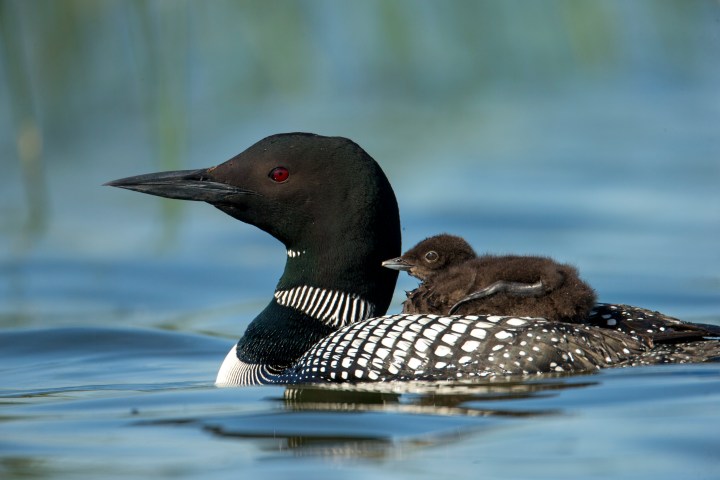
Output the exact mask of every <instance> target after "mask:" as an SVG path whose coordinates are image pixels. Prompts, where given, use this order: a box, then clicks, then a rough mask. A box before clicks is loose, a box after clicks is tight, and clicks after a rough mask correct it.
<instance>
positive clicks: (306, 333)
mask: <svg viewBox="0 0 720 480" xmlns="http://www.w3.org/2000/svg"><path fill="white" fill-rule="evenodd" d="M106 185H110V186H115V187H120V188H125V189H129V190H135V191H139V192H143V193H148V194H152V195H158V196H162V197H168V198H176V199H182V200H197V201H204V202H207V203H210V204H211V205H213V206H215V207H217V208H218V209H220V210H221V211H223V212H225V213H227V214H229V215H231V216H232V217H234V218H236V219H238V220H241V221H243V222H246V223H249V224H252V225H255V226H256V227H258V228H260V229H262V230H264V231H266V232H268V233H269V234H271V235H272V236H274V237H275V238H277V239H278V240H279V241H281V242H282V243H283V244H284V245H285V247H286V249H287V263H286V265H285V270H284V272H283V275H282V277H281V278H280V281H279V282H278V284H277V288H276V290H275V294H274V295H273V297H272V299H271V300H270V303H269V304H268V305H267V307H265V309H264V310H263V311H262V312H260V314H258V316H257V317H256V318H255V319H254V320H253V321H252V322H251V323H250V325H249V326H248V328H247V329H246V331H245V333H244V335H243V336H242V338H241V339H240V341H239V342H238V343H237V345H235V346H234V347H233V348H232V349H231V350H230V352H229V353H228V355H227V357H226V358H225V361H224V362H223V364H222V366H221V367H220V371H219V372H218V376H217V380H216V382H217V384H220V385H247V384H263V383H306V382H367V381H391V380H441V379H465V378H470V377H489V376H495V375H512V374H534V373H543V372H556V371H557V372H560V371H563V372H579V371H588V370H594V369H597V368H602V367H609V366H616V365H627V364H642V363H656V362H660V361H667V362H670V361H672V362H676V361H677V362H679V361H688V360H690V361H702V360H707V359H708V358H711V357H713V356H719V355H720V353H719V352H720V342H718V341H712V340H711V341H697V340H703V339H704V338H705V336H707V335H718V334H720V327H707V328H705V327H702V326H695V325H692V324H687V323H684V322H680V321H679V320H675V319H670V318H669V317H664V316H661V315H660V314H656V313H653V312H649V311H647V310H642V309H636V308H633V307H624V306H616V305H599V306H598V307H596V309H595V310H594V311H593V313H592V314H591V318H590V319H589V320H588V322H587V323H588V324H589V325H588V324H586V325H580V324H569V323H560V322H551V321H548V320H544V319H528V318H515V317H501V316H479V315H470V316H452V317H449V316H437V315H406V314H402V315H391V316H386V317H378V315H383V314H384V313H385V312H386V310H387V308H388V306H389V304H390V300H391V298H392V295H393V290H394V286H395V282H396V279H397V273H398V272H397V271H393V270H390V269H387V268H384V267H383V266H382V262H383V260H386V259H388V258H392V257H396V256H398V255H399V254H400V220H399V213H398V206H397V202H396V199H395V195H394V193H393V190H392V187H391V186H390V183H389V182H388V180H387V178H386V177H385V174H384V173H383V171H382V170H381V169H380V167H379V166H378V164H377V163H376V162H375V161H374V160H373V159H372V158H371V157H370V155H368V154H367V153H366V152H365V151H364V150H363V149H361V148H360V147H359V146H358V145H356V144H355V143H354V142H352V141H350V140H348V139H346V138H341V137H323V136H318V135H313V134H307V133H288V134H278V135H273V136H270V137H267V138H265V139H263V140H261V141H260V142H258V143H256V144H255V145H252V146H251V147H250V148H248V149H247V150H245V151H244V152H242V153H240V154H239V155H237V156H235V157H233V158H232V159H230V160H228V161H227V162H225V163H222V164H220V165H218V166H215V167H211V168H204V169H199V170H184V171H174V172H161V173H152V174H148V175H140V176H135V177H129V178H123V179H119V180H115V181H112V182H109V183H107V184H106ZM633 322H635V323H633ZM596 324H599V325H601V327H608V326H610V327H611V328H600V327H598V326H592V325H596ZM636 324H637V326H640V327H642V328H643V329H645V330H652V331H654V332H656V334H653V335H636V334H635V333H634V332H635V330H636ZM618 328H619V330H618ZM662 334H666V335H667V334H671V335H670V336H672V338H673V340H676V341H677V342H679V343H678V345H673V346H672V347H673V348H666V349H664V350H657V349H658V347H657V345H656V344H657V342H658V339H660V340H663V338H664V337H663V335H662ZM693 341H694V342H693ZM683 342H684V343H683ZM698 345H700V346H699V347H698ZM655 352H659V353H658V354H656V353H655Z"/></svg>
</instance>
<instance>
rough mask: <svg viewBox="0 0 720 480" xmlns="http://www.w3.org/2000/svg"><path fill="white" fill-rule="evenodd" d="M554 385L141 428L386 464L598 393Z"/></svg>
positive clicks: (313, 396)
mask: <svg viewBox="0 0 720 480" xmlns="http://www.w3.org/2000/svg"><path fill="white" fill-rule="evenodd" d="M551 377H553V375H549V376H548V377H544V378H542V379H535V380H528V379H524V380H523V379H515V380H513V379H498V380H496V381H487V382H477V383H447V382H441V383H428V382H416V383H392V384H360V385H356V386H352V385H313V386H291V387H286V388H285V390H284V392H283V398H282V399H280V398H276V399H269V400H273V401H274V402H276V403H278V404H280V405H281V406H282V407H283V408H282V409H280V410H279V411H271V412H267V413H260V414H258V413H252V414H239V415H231V416H227V415H221V416H208V417H204V418H184V419H165V420H160V421H143V422H139V423H137V424H136V425H140V426H142V425H145V426H152V425H155V426H157V425H170V426H172V425H174V426H182V427H186V426H200V427H201V428H203V429H204V430H206V431H208V432H211V433H212V434H214V435H218V436H220V437H227V438H234V439H239V440H245V441H247V440H252V441H254V442H256V443H258V445H260V448H261V449H262V450H264V451H276V452H277V451H279V452H282V451H286V450H291V451H293V452H294V454H295V455H301V456H306V455H321V456H331V457H363V458H376V457H386V456H392V455H393V454H394V452H396V451H397V450H403V451H404V450H407V449H418V448H428V447H432V446H437V445H440V444H447V443H451V442H456V441H460V440H462V438H464V437H466V436H468V435H471V434H472V435H476V434H482V432H483V431H488V430H489V431H493V430H495V429H498V428H505V427H507V426H510V425H512V421H511V420H512V419H521V418H532V417H540V416H547V415H562V414H563V412H562V410H560V409H548V408H533V407H532V404H529V405H526V407H527V408H512V407H508V406H507V404H504V406H503V408H493V402H498V401H503V402H506V401H512V400H518V399H525V400H528V399H533V398H540V397H545V398H548V397H554V396H556V395H559V394H560V393H561V391H563V390H566V389H577V388H587V387H593V386H597V385H599V382H597V381H588V380H587V378H588V376H582V377H577V378H573V377H567V376H566V377H565V378H551ZM569 378H572V380H571V381H568V379H569ZM274 410H275V409H274ZM478 417H482V418H478ZM497 417H501V418H502V419H503V420H498V418H497Z"/></svg>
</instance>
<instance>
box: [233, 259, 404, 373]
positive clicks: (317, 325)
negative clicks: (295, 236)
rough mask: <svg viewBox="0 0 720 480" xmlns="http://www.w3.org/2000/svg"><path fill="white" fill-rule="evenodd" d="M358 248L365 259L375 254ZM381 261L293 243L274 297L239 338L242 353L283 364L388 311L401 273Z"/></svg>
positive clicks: (253, 360) (245, 356)
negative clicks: (342, 330)
mask: <svg viewBox="0 0 720 480" xmlns="http://www.w3.org/2000/svg"><path fill="white" fill-rule="evenodd" d="M355 253H356V255H355V256H353V257H354V258H355V259H356V258H358V255H357V253H358V251H357V250H356V251H355ZM359 253H361V255H359V256H360V257H361V258H367V257H368V256H369V257H373V255H371V254H368V255H366V256H363V255H362V251H360V252H359ZM382 255H385V254H379V255H377V256H378V257H380V256H382ZM373 258H374V257H373ZM375 260H377V259H375ZM381 262H382V260H377V261H372V260H370V261H368V260H366V261H364V262H358V261H353V258H345V259H344V260H343V258H342V254H341V253H338V252H337V251H332V250H328V251H327V252H323V253H318V252H315V251H313V249H312V248H306V249H300V248H298V249H290V248H289V249H288V259H287V263H286V265H285V271H284V273H283V275H282V277H281V278H280V281H279V282H278V286H277V289H276V291H275V295H274V298H273V300H272V301H271V302H270V303H269V304H268V306H267V307H266V308H265V309H264V310H263V311H262V312H261V313H260V314H259V315H258V316H257V317H255V319H254V320H253V321H252V322H251V323H250V325H249V326H248V328H247V330H246V331H245V334H244V335H243V337H242V338H241V339H240V341H239V342H238V347H237V355H238V358H239V359H240V360H241V361H243V362H245V363H252V364H264V365H270V366H273V367H275V368H278V369H283V368H286V367H289V366H290V365H292V364H293V363H295V362H296V361H297V360H298V359H299V358H300V357H301V356H302V355H303V354H304V353H305V352H306V351H307V350H308V349H310V347H312V346H313V345H314V344H315V343H317V342H318V341H319V340H320V339H322V338H323V337H325V336H327V335H329V334H330V333H332V332H334V331H335V330H337V329H338V328H341V327H343V326H346V325H350V324H351V323H354V322H357V321H360V320H364V319H366V318H369V317H370V316H374V315H382V314H384V313H385V312H386V310H387V307H388V305H389V303H390V299H391V297H392V294H393V290H394V287H395V280H396V275H394V274H393V272H392V271H390V270H389V269H385V268H382V265H381ZM375 265H377V267H379V268H377V267H375ZM386 272H390V275H387V274H386Z"/></svg>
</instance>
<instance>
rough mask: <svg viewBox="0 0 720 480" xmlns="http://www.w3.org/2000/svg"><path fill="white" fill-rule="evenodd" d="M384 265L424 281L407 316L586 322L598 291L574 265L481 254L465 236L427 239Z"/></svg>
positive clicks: (406, 304)
mask: <svg viewBox="0 0 720 480" xmlns="http://www.w3.org/2000/svg"><path fill="white" fill-rule="evenodd" d="M383 266H385V267H387V268H392V269H395V270H400V271H407V272H408V273H409V274H410V275H412V276H414V277H416V278H419V279H420V280H422V281H423V283H422V284H420V286H418V288H416V289H415V290H413V291H412V292H409V293H408V298H407V300H405V302H403V313H433V314H437V315H448V314H450V315H451V314H455V313H458V314H466V315H513V316H523V317H543V318H545V319H547V320H552V321H556V322H568V323H582V322H584V321H585V319H587V318H588V316H589V315H590V310H592V307H593V306H594V305H595V299H596V297H595V291H594V290H593V289H592V288H591V287H590V286H589V285H588V284H587V283H585V282H583V281H582V280H581V279H580V277H579V276H578V272H577V270H576V269H575V268H573V267H571V266H570V265H566V264H561V263H558V262H555V261H554V260H552V259H550V258H547V257H536V256H520V255H502V256H497V255H481V256H477V255H476V254H475V251H474V250H473V248H472V247H471V246H470V245H469V244H468V243H467V242H466V241H465V240H464V239H462V238H460V237H456V236H454V235H448V234H441V235H435V236H433V237H429V238H426V239H425V240H423V241H421V242H420V243H418V244H417V245H415V246H414V247H413V248H411V249H410V250H408V251H407V252H405V253H404V254H403V255H402V256H400V257H397V258H393V259H390V260H386V261H384V262H383Z"/></svg>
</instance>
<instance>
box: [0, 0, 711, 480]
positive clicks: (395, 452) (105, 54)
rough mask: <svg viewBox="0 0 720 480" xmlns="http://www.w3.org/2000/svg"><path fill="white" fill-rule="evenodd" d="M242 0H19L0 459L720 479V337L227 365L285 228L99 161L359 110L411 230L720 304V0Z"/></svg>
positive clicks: (0, 189) (6, 199)
mask: <svg viewBox="0 0 720 480" xmlns="http://www.w3.org/2000/svg"><path fill="white" fill-rule="evenodd" d="M81 3H82V2H80V3H78V5H81ZM247 4H248V5H250V4H251V5H252V6H251V7H238V6H235V5H234V4H233V2H229V3H228V4H223V2H211V4H209V5H211V6H208V7H207V8H206V9H203V8H200V7H198V6H196V5H199V4H194V3H189V4H184V3H183V2H170V3H167V2H157V3H152V2H150V3H148V4H147V5H144V4H143V5H144V6H143V7H137V6H132V5H135V4H129V3H122V2H118V3H113V2H97V4H94V5H97V6H95V7H93V8H86V7H82V6H78V5H75V3H73V2H60V3H53V2H49V3H48V4H43V5H44V6H45V7H47V8H42V9H40V8H37V7H36V6H37V5H39V4H38V3H35V2H6V3H5V4H3V5H9V7H7V8H5V10H3V11H2V12H1V13H2V15H0V19H5V18H11V19H12V18H14V19H15V20H17V21H5V22H4V23H2V25H0V27H2V28H3V29H5V30H3V32H4V33H6V34H8V32H9V35H10V37H7V36H5V37H2V42H0V46H2V48H5V49H6V50H0V60H2V61H1V62H0V71H1V72H2V73H3V74H7V73H8V72H13V73H17V71H22V69H23V68H22V66H21V64H19V63H13V61H12V58H15V57H12V56H11V55H9V54H8V53H7V52H8V51H9V50H7V48H12V47H13V43H12V42H8V38H10V39H11V40H12V38H16V39H18V38H19V39H21V40H22V41H20V40H18V41H19V42H20V45H21V48H20V49H19V50H18V51H21V52H23V55H24V56H21V57H20V58H24V60H25V66H26V70H27V71H26V72H25V73H26V75H27V77H28V79H27V81H26V82H24V83H23V82H20V83H19V84H15V83H13V81H12V79H11V77H10V76H9V75H0V78H4V79H5V80H4V82H5V83H3V84H2V86H0V127H1V128H0V162H1V163H0V167H2V175H0V478H3V479H5V478H52V479H63V478H67V479H82V478H88V479H90V478H91V479H113V478H197V479H213V478H237V477H241V478H263V479H270V478H289V477H292V478H316V479H323V478H338V477H341V478H379V479H384V478H393V479H395V478H413V479H425V478H427V479H436V478H451V477H458V478H479V477H485V478H499V479H526V478H548V479H562V478H568V479H570V478H572V479H582V478H598V479H604V478H627V479H666V478H667V479H677V478H693V479H715V478H720V455H719V454H718V452H720V434H719V433H718V432H720V408H719V407H720V364H717V363H711V364H697V365H670V366H656V367H643V368H631V369H617V370H605V371H602V372H599V373H597V374H593V375H577V376H565V377H547V378H532V379H509V380H507V381H496V382H492V383H475V384H431V385H402V384H397V385H389V386H386V388H383V389H378V388H371V387H363V388H356V389H351V388H346V389H327V388H287V389H286V388H282V387H253V388H216V387H215V386H214V385H213V380H214V378H215V375H216V372H217V369H218V367H219V365H220V363H221V362H222V360H223V358H224V356H225V354H226V353H227V351H228V349H229V348H230V346H231V345H232V344H233V343H234V342H236V341H237V339H238V338H239V336H240V335H241V334H242V332H243V330H244V329H245V327H246V326H247V325H248V323H249V322H250V321H251V320H252V318H253V317H254V315H255V314H256V313H257V312H259V311H260V310H261V309H262V308H263V307H264V306H265V304H266V303H267V301H268V300H269V299H270V296H271V294H272V291H273V289H274V287H275V284H276V281H277V278H279V276H280V274H281V272H282V268H283V265H284V259H285V251H284V248H283V247H282V245H280V244H279V243H278V242H277V241H275V240H274V239H272V238H270V237H268V236H267V235H266V234H264V233H263V232H260V231H258V230H256V229H254V228H252V227H249V226H247V225H243V224H240V223H239V222H236V221H234V220H232V219H231V218H229V217H227V216H225V215H223V214H222V213H220V212H219V211H217V210H215V209H213V208H212V207H210V206H208V205H204V204H191V203H183V202H170V201H164V200H160V199H157V198H154V197H148V196H144V195H141V194H137V193H132V192H126V191H121V190H118V189H110V188H108V187H102V186H101V184H102V183H104V182H106V181H108V180H112V179H115V178H119V177H123V176H127V175H134V174H140V173H147V172H151V171H157V170H162V169H180V168H197V167H202V166H210V165H213V164H217V163H220V162H222V161H224V160H226V159H227V158H229V157H231V156H232V155H234V154H236V153H238V152H239V151H241V150H243V149H244V148H246V147H248V146H249V145H250V144H252V143H253V142H255V141H257V140H259V139H260V138H262V137H264V136H266V135H269V134H272V133H277V132H283V131H295V130H301V131H312V132H316V133H321V134H327V135H343V136H347V137H350V138H352V139H353V140H355V141H356V142H358V143H359V144H360V145H361V146H363V147H364V148H365V149H366V150H367V151H368V152H369V153H370V154H371V155H372V156H373V157H374V158H376V159H377V160H378V162H379V163H380V164H381V165H382V167H383V168H384V170H385V171H386V173H387V175H388V177H389V178H390V181H391V182H392V184H393V186H394V188H395V191H396V194H397V197H398V201H399V203H400V209H401V219H402V224H403V245H404V247H406V248H407V247H410V246H412V245H413V244H415V243H416V242H417V241H419V240H421V239H423V238H425V237H426V236H429V235H433V234H435V233H439V232H443V231H446V232H449V233H454V234H458V235H462V236H464V237H465V238H466V239H467V240H468V241H469V242H470V243H472V244H473V246H475V247H476V249H477V250H478V251H481V252H482V251H490V252H496V253H508V252H517V253H536V254H544V255H550V256H553V257H555V258H557V259H558V260H561V261H563V262H568V263H572V264H574V265H575V266H577V267H578V269H579V271H580V272H581V275H582V277H583V278H584V279H585V280H587V281H588V282H589V283H590V284H592V285H593V286H594V287H595V289H596V290H597V292H598V297H599V299H600V300H601V301H604V302H617V303H630V304H633V305H638V306H642V307H646V308H651V309H656V310H659V311H662V312H664V313H666V314H669V315H672V316H676V317H678V318H682V319H684V320H688V321H697V322H706V323H714V324H718V325H720V276H719V275H718V271H720V249H718V247H717V245H718V239H720V188H718V186H720V160H719V159H720V95H718V88H717V85H720V69H719V68H718V66H717V65H720V64H718V63H717V62H716V61H715V59H716V58H718V54H720V36H718V33H717V32H718V30H717V28H718V27H717V25H718V24H717V21H716V19H717V18H718V6H717V4H716V2H701V1H698V2H692V3H690V4H689V3H687V2H675V3H673V2H648V1H637V2H632V4H630V3H628V2H623V1H614V2H613V1H608V2H602V3H600V2H597V3H592V2H583V3H572V4H570V3H567V4H566V3H560V2H543V5H542V6H530V5H529V4H527V3H519V2H512V1H508V2H483V3H482V4H480V3H477V5H476V6H474V7H470V6H469V5H471V4H472V2H471V3H469V4H463V5H464V8H460V7H454V8H450V9H447V10H445V9H437V7H435V6H434V4H433V3H432V2H422V1H418V2H412V6H413V8H408V7H409V6H410V4H405V3H403V2H393V5H394V6H392V7H385V6H384V3H383V2H365V3H363V4H357V5H355V6H353V7H352V10H351V11H350V14H348V13H347V12H346V11H344V10H342V9H340V8H338V7H336V6H334V3H333V2H297V4H295V3H291V2H287V3H283V5H284V7H285V8H284V9H279V8H276V7H275V6H273V7H272V8H270V7H265V6H263V5H264V3H263V2H247ZM50 5H53V7H52V8H50ZM58 5H62V6H58ZM137 5H139V4H137ZM172 5H175V7H172ZM177 5H185V7H177ZM291 5H293V6H291ZM297 5H299V6H297ZM361 5H362V6H361ZM458 5H460V2H458ZM578 5H580V6H578ZM600 5H603V6H602V7H600ZM690 5H692V7H691V6H690ZM136 7H137V8H136ZM73 8H75V9H76V10H73V12H74V13H73V14H67V15H60V13H62V12H63V11H64V10H63V9H69V10H72V9H73ZM143 12H144V13H143ZM286 12H290V13H286ZM66 13H67V12H66ZM3 15H4V17H3ZM10 15H15V16H14V17H11V16H10ZM378 15H380V16H382V18H383V19H384V20H383V22H380V23H378V22H377V18H379V17H378ZM58 18H61V19H62V21H58V20H57V19H58ZM298 18H300V20H298ZM144 20H147V21H148V22H149V23H147V24H146V23H144ZM480 27H482V28H480ZM12 35H15V37H13V36H12ZM59 39H62V41H60V40H59ZM153 42H154V43H153ZM148 45H152V46H153V48H150V47H148ZM8 46H9V47H8ZM80 46H82V48H80ZM173 46H174V47H175V48H174V49H173ZM19 65H20V66H19ZM18 69H19V70H18ZM17 78H22V75H19V76H18V77H17ZM16 80H17V79H16ZM18 85H21V86H22V85H25V86H27V85H30V86H31V87H33V88H35V90H32V91H31V93H32V94H33V95H32V101H30V102H29V103H28V102H26V103H23V102H22V101H17V102H16V103H13V102H15V101H16V100H17V99H18V98H22V94H23V88H20V87H18ZM25 93H27V92H25ZM10 100H13V102H11V101H10ZM11 104H12V108H10V107H9V105H11ZM28 105H30V106H33V108H34V112H35V113H34V116H33V114H32V113H28V112H29V110H27V109H28V108H29V107H28ZM30 110H32V109H30ZM33 121H34V122H36V123H37V126H39V127H42V128H40V130H39V131H40V132H41V133H42V144H41V145H40V144H37V143H33V142H32V141H29V140H28V138H30V140H32V138H33V137H32V135H31V134H30V136H29V137H28V136H27V135H28V133H27V132H28V131H30V132H31V133H32V129H30V130H27V129H24V128H29V127H27V125H28V124H27V123H24V122H30V123H29V124H30V125H32V124H33ZM23 125H25V127H23ZM23 135H25V136H23ZM20 140H22V141H20ZM23 142H24V143H23ZM18 145H20V148H18ZM34 149H35V150H34ZM36 151H39V152H40V154H41V155H40V157H39V158H40V159H41V160H42V161H41V162H40V167H38V168H37V169H35V167H33V165H35V164H34V163H33V162H34V161H37V160H38V158H36V157H34V156H33V155H34V154H33V152H36ZM415 285H416V282H415V281H414V280H412V279H410V278H409V277H408V276H406V275H401V277H400V278H399V281H398V286H397V288H396V293H395V300H394V302H393V305H392V306H391V309H390V311H391V312H397V311H399V309H400V303H401V301H402V300H403V298H404V293H403V292H404V290H409V289H412V288H414V286H415Z"/></svg>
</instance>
